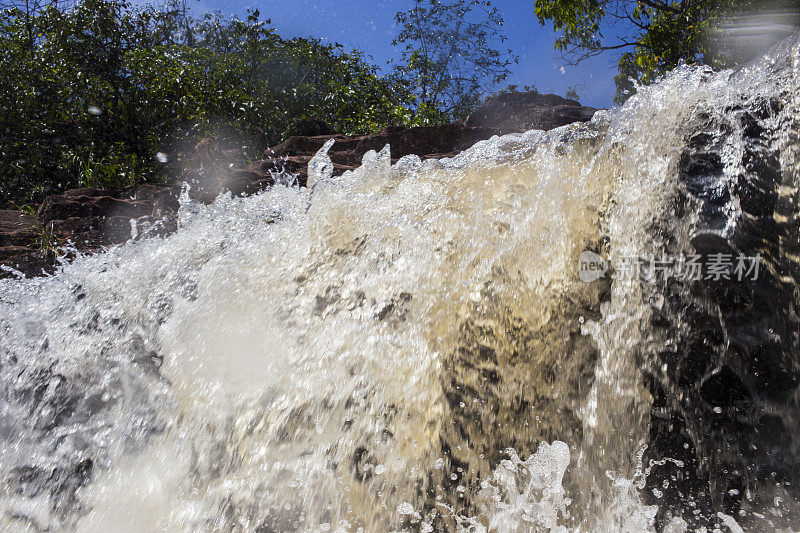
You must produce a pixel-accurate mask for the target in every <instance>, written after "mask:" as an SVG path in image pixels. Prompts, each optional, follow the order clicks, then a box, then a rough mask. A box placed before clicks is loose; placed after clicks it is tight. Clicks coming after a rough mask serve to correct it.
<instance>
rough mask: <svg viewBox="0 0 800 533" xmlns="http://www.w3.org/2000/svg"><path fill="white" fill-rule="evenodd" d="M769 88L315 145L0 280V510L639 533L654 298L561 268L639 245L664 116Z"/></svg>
mask: <svg viewBox="0 0 800 533" xmlns="http://www.w3.org/2000/svg"><path fill="white" fill-rule="evenodd" d="M781 76H782V77H781ZM789 80H796V73H795V72H794V71H792V70H791V69H790V70H787V71H782V73H781V75H780V76H776V75H775V74H774V73H770V72H769V71H768V70H765V69H760V68H755V67H753V68H752V69H751V70H750V71H746V72H745V74H741V73H740V74H737V75H734V74H733V73H730V72H725V73H719V74H713V73H711V72H708V71H705V70H702V69H689V68H681V69H678V71H676V72H675V73H674V74H672V75H671V76H670V77H669V78H668V79H667V80H665V81H664V82H662V83H660V84H659V85H656V86H653V87H649V88H646V89H643V90H642V91H641V93H640V94H638V95H637V96H635V97H633V98H632V99H631V100H630V101H629V102H628V103H627V104H626V105H625V106H624V107H622V108H620V109H617V110H614V111H612V112H600V113H598V114H597V115H596V116H595V118H594V119H593V120H592V122H591V123H590V124H585V125H572V126H567V127H564V128H560V129H558V130H554V131H551V132H549V133H544V132H541V131H532V132H528V133H526V134H517V135H508V136H505V137H502V138H493V139H491V140H489V141H484V142H481V143H478V144H477V145H476V146H474V147H473V148H471V149H469V150H467V151H466V152H464V153H462V154H461V155H459V156H457V157H455V158H453V159H449V160H442V161H425V162H421V161H420V160H419V159H418V158H416V157H413V156H410V157H405V158H403V159H402V160H400V161H399V162H398V163H396V164H395V165H391V160H390V158H389V153H388V151H387V150H384V151H382V152H381V153H379V154H376V153H374V152H372V153H369V154H367V155H366V156H365V158H364V164H363V166H362V167H361V168H359V169H357V170H356V171H354V172H348V173H346V174H345V175H344V176H341V177H338V178H331V177H330V174H329V172H328V171H327V165H326V162H327V161H326V159H325V156H324V153H321V154H319V155H318V156H317V158H315V164H314V165H313V166H312V181H313V187H312V188H311V189H297V188H290V187H284V186H276V187H275V188H273V189H271V190H269V191H266V192H264V193H262V194H259V195H256V196H252V197H249V198H231V197H229V196H222V197H220V198H218V199H217V201H216V202H215V203H214V204H212V205H208V206H205V205H199V204H195V203H192V202H190V201H189V200H186V199H184V201H183V202H182V207H181V210H180V214H179V216H180V229H179V231H178V232H177V233H176V234H174V235H171V236H169V237H166V238H161V237H153V238H144V239H139V240H137V241H135V242H134V241H131V242H129V243H127V244H125V245H123V246H119V247H116V248H113V249H111V250H109V251H107V252H105V253H103V254H99V255H96V256H92V257H80V258H78V259H76V260H75V261H73V262H72V263H70V264H68V265H65V266H64V267H63V269H62V270H61V271H60V272H59V273H58V274H57V275H55V276H52V277H47V278H38V279H30V280H4V281H0V294H2V296H0V329H1V330H2V332H3V334H2V335H3V336H2V339H0V357H2V359H1V360H0V368H1V369H2V377H0V381H1V383H0V387H1V388H2V392H3V395H2V400H1V401H0V475H2V476H3V478H4V480H5V482H4V483H3V485H2V488H0V511H2V516H0V525H1V526H2V527H3V528H4V529H6V528H8V529H20V530H22V529H25V528H31V529H48V528H52V529H61V528H77V529H79V530H82V531H108V530H114V531H134V530H135V531H156V530H169V531H174V530H185V531H196V530H212V529H213V530H216V529H223V530H243V531H249V530H254V529H257V528H260V530H261V531H288V530H298V531H334V530H339V531H358V530H361V531H389V530H414V531H434V530H436V531H440V530H445V529H451V530H455V529H461V530H465V531H487V530H488V531H518V530H519V531H523V530H524V531H564V530H575V531H645V530H653V528H654V517H655V514H656V511H657V506H653V505H648V504H646V502H645V501H644V499H643V496H642V494H643V487H644V477H645V476H646V473H647V472H649V471H650V469H652V468H659V467H660V466H659V464H650V465H643V464H642V453H641V452H642V450H643V447H644V446H645V445H646V444H647V442H648V431H649V423H650V422H649V421H650V406H651V398H650V394H649V392H648V390H647V388H646V387H645V385H644V382H643V379H642V374H641V372H642V370H641V368H642V364H641V362H642V358H643V357H644V356H645V352H646V350H645V348H644V347H645V346H647V345H648V343H649V342H651V341H652V339H650V337H649V334H648V328H649V326H648V324H649V320H650V316H651V313H652V309H653V305H655V304H654V301H653V299H652V297H651V295H650V294H646V293H645V292H644V289H643V288H642V285H641V284H640V283H639V282H638V280H633V279H631V280H617V281H615V282H614V283H612V284H610V285H609V284H608V283H607V282H602V281H601V282H596V283H584V282H582V281H580V279H579V277H578V270H577V262H578V257H579V256H580V254H581V252H583V251H584V250H586V249H591V250H595V251H597V252H602V253H603V254H604V255H605V256H606V257H608V258H609V259H612V260H613V259H614V258H617V257H621V256H625V255H635V254H640V255H641V254H647V253H651V252H653V251H657V250H661V249H664V248H665V247H666V246H667V244H666V242H665V239H666V237H664V236H662V235H659V234H658V233H654V232H653V227H654V224H656V223H657V222H659V221H663V220H666V219H668V217H669V216H670V214H669V213H670V211H669V210H670V205H671V203H670V202H671V200H672V199H673V198H674V196H675V195H676V194H678V192H677V191H678V183H677V181H678V180H677V177H676V174H675V167H676V165H677V157H678V154H679V153H680V151H681V149H682V147H683V145H684V138H683V132H682V130H681V127H682V124H684V122H685V119H686V117H688V116H691V115H692V114H693V112H695V111H696V109H697V108H698V107H702V108H704V109H705V108H711V109H720V110H721V109H723V108H724V107H725V106H727V105H731V104H734V103H741V102H742V100H743V99H745V100H746V99H747V98H756V97H760V96H763V95H772V94H780V93H781V91H785V87H786V83H787V81H789ZM742 95H745V96H742ZM720 112H722V111H720ZM673 230H674V233H675V234H676V235H681V234H682V232H686V231H688V227H687V228H683V229H682V228H673ZM664 461H669V458H665V459H664ZM662 463H663V462H662ZM717 526H718V527H719V528H720V530H723V531H724V530H726V529H727V530H730V531H736V530H737V529H736V528H737V527H738V525H737V523H736V521H735V520H734V518H732V517H729V516H727V515H724V514H722V513H720V516H719V520H718V523H717ZM666 528H667V529H668V530H670V531H683V530H685V529H686V524H685V522H683V521H682V519H679V518H676V519H674V520H673V521H672V522H670V523H669V524H667V526H666Z"/></svg>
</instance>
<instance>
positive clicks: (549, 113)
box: [464, 92, 597, 135]
mask: <svg viewBox="0 0 800 533" xmlns="http://www.w3.org/2000/svg"><path fill="white" fill-rule="evenodd" d="M596 111H597V109H595V108H593V107H586V106H582V105H581V104H580V103H578V102H576V101H575V100H569V99H567V98H562V97H560V96H556V95H554V94H539V93H534V92H519V93H516V92H515V93H504V94H499V95H497V96H494V97H492V98H489V99H487V100H486V101H485V102H484V103H483V105H481V106H480V107H479V108H478V109H476V110H475V111H473V112H472V113H471V114H470V115H469V117H467V119H466V120H465V122H464V123H465V124H466V125H467V126H472V127H487V128H492V129H495V130H497V131H498V132H499V133H500V134H501V135H505V134H506V133H514V132H520V131H528V130H534V129H535V130H545V131H546V130H551V129H553V128H558V127H559V126H564V125H566V124H572V123H573V122H586V121H588V120H591V118H592V116H593V115H594V113H595V112H596Z"/></svg>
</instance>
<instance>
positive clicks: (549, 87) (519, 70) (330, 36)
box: [191, 0, 616, 107]
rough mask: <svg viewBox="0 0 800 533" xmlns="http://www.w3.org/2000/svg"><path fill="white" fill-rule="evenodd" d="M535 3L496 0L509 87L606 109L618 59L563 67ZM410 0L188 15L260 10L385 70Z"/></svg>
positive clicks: (201, 7) (253, 3)
mask: <svg viewBox="0 0 800 533" xmlns="http://www.w3.org/2000/svg"><path fill="white" fill-rule="evenodd" d="M533 3H534V0H494V2H493V4H494V5H495V6H496V7H497V8H498V9H499V10H500V12H501V14H502V15H503V18H504V19H505V25H504V31H505V33H506V36H507V37H508V40H507V41H506V42H505V43H504V46H505V47H506V48H510V49H511V50H512V51H513V52H514V53H516V54H517V55H518V56H519V64H518V65H513V66H512V75H511V77H510V79H509V80H508V83H515V84H518V85H520V86H524V85H535V86H536V87H537V88H538V89H539V90H540V91H541V92H552V93H556V94H561V95H563V94H564V92H565V91H566V90H567V88H568V87H570V86H574V87H577V88H578V93H579V94H580V96H581V102H582V103H584V104H585V105H590V106H594V107H609V106H611V105H612V100H613V96H614V74H615V73H616V68H615V63H616V60H615V58H614V57H613V56H602V57H599V58H594V59H593V60H591V61H589V62H586V63H583V64H581V65H579V66H577V67H569V66H564V67H563V70H562V66H563V62H562V61H561V60H560V58H559V57H558V54H557V53H556V52H555V51H554V50H553V41H554V40H555V34H554V33H553V31H552V30H551V29H550V27H542V26H540V25H539V23H538V21H537V20H536V17H535V16H534V14H533ZM411 4H412V2H411V1H410V0H382V1H381V0H378V1H376V0H261V1H258V0H199V1H197V0H193V1H192V2H191V6H192V11H194V12H195V13H201V12H204V11H208V10H217V9H218V10H220V11H222V13H224V14H225V15H239V16H240V17H243V16H244V14H245V13H246V11H247V9H248V8H251V9H258V10H259V11H260V12H261V16H262V17H265V18H269V19H271V20H272V24H273V26H274V27H275V28H276V29H277V31H278V33H279V34H280V35H281V36H284V37H295V36H304V37H307V36H314V37H319V38H322V39H324V40H326V41H336V42H339V43H341V44H343V45H344V46H345V47H346V48H357V49H359V50H363V51H364V52H366V53H367V54H369V55H370V56H372V59H373V61H374V63H375V64H377V65H380V66H384V65H386V62H387V61H388V60H389V59H391V58H396V57H397V56H398V55H399V51H398V50H397V49H396V48H395V47H393V46H392V45H391V42H392V39H394V37H395V36H396V35H397V33H398V32H399V29H398V27H397V26H396V24H395V21H394V14H395V13H396V12H397V11H402V10H405V9H408V8H409V7H410V6H411Z"/></svg>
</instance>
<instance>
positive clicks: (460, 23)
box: [392, 0, 517, 123]
mask: <svg viewBox="0 0 800 533" xmlns="http://www.w3.org/2000/svg"><path fill="white" fill-rule="evenodd" d="M395 20H396V21H397V22H398V24H399V25H400V34H399V35H398V37H397V38H396V39H395V40H394V41H393V43H392V44H394V45H405V47H404V49H403V52H402V57H401V61H400V64H399V65H398V66H397V67H396V69H395V74H396V76H397V78H398V79H399V80H401V82H402V83H403V84H404V85H406V86H407V87H408V88H409V89H410V90H411V91H412V92H413V94H414V96H415V108H416V111H417V116H418V120H419V121H420V122H421V123H426V122H443V121H446V120H449V119H451V118H460V117H463V116H465V115H467V114H468V113H469V112H470V111H471V110H472V109H474V108H475V107H476V106H477V105H478V103H479V102H480V100H481V97H482V96H484V95H485V94H486V93H488V92H489V91H490V90H491V89H492V88H494V87H495V86H497V84H499V83H500V82H502V81H503V80H505V79H506V78H507V77H508V75H509V74H510V71H509V68H508V67H509V66H510V65H511V64H512V63H513V62H516V61H517V58H516V57H514V56H513V55H512V54H511V51H510V50H504V51H500V50H497V49H496V48H495V46H496V45H497V44H502V43H503V42H504V41H505V36H504V35H503V33H502V27H503V17H502V16H501V15H500V12H499V11H498V10H497V8H495V7H493V6H492V4H491V2H489V1H488V0H452V1H443V0H415V1H414V7H412V8H411V9H409V10H408V11H403V12H399V13H397V14H396V15H395Z"/></svg>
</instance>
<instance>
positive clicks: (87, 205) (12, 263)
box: [0, 93, 596, 278]
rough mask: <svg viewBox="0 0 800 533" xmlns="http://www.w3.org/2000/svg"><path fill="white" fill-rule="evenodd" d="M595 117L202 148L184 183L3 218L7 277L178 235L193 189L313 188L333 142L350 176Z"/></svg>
mask: <svg viewBox="0 0 800 533" xmlns="http://www.w3.org/2000/svg"><path fill="white" fill-rule="evenodd" d="M595 111H596V110H595V109H593V108H590V107H585V106H581V105H580V104H579V103H578V102H576V101H574V100H568V99H565V98H561V97H559V96H555V95H540V94H536V93H508V94H501V95H498V96H496V97H493V98H490V99H488V100H487V101H486V102H485V103H484V105H482V106H481V107H480V108H478V109H477V110H476V111H475V112H474V113H473V114H471V115H470V116H469V117H468V118H467V119H466V120H465V121H464V122H462V123H454V124H445V125H442V126H427V127H418V128H399V127H390V128H385V129H384V130H382V131H381V132H380V133H377V134H373V135H351V136H347V135H339V134H325V135H311V136H293V137H289V138H288V139H286V140H285V141H284V142H282V143H281V144H279V145H277V146H274V147H272V148H270V149H268V150H267V151H266V153H265V154H264V155H265V157H264V159H263V160H261V161H258V162H257V163H255V164H253V165H251V166H249V167H243V166H237V165H236V164H232V163H231V161H232V160H234V159H235V157H234V156H233V155H232V154H230V153H228V152H226V151H224V150H222V149H220V148H219V147H218V145H217V144H216V143H214V142H213V141H211V140H206V141H203V142H201V143H200V144H199V145H198V146H197V153H196V154H195V157H194V161H193V163H192V164H191V166H190V168H189V169H188V170H187V171H186V172H185V174H184V176H183V177H182V179H181V180H179V182H178V183H173V184H142V185H138V186H136V187H133V188H129V189H123V190H107V189H94V188H81V189H72V190H68V191H66V192H64V193H62V194H58V195H54V196H50V197H48V198H47V199H45V201H44V202H42V204H41V205H40V206H39V207H38V209H37V210H36V212H35V213H23V212H21V211H15V210H0V278H2V277H8V276H13V275H18V274H19V273H22V274H24V275H26V276H29V277H30V276H36V275H41V274H42V273H46V272H52V271H53V270H54V269H55V265H56V263H57V257H58V256H59V255H60V254H63V253H64V251H65V250H72V251H73V253H74V251H77V252H81V253H93V252H97V251H100V250H102V249H104V248H106V247H108V246H111V245H114V244H119V243H123V242H125V241H127V240H128V239H130V238H131V236H132V235H133V227H134V226H135V228H136V230H135V231H136V233H138V234H140V235H141V234H143V233H144V232H145V231H148V232H149V233H150V234H152V233H154V232H155V233H160V234H166V233H170V232H172V231H174V230H175V228H176V221H175V213H176V212H177V209H178V196H179V195H180V192H181V186H182V185H181V184H182V183H183V182H186V183H188V184H189V185H190V186H191V187H190V197H192V198H193V199H195V200H198V201H201V202H205V203H210V202H212V201H213V200H214V199H215V198H216V197H217V196H218V195H219V194H221V193H223V192H227V191H229V192H230V193H231V194H233V195H235V196H241V195H246V194H254V193H257V192H259V191H261V190H264V189H265V188H268V187H271V186H273V185H274V184H275V183H276V180H281V179H287V176H291V181H292V182H293V184H295V185H298V186H300V187H304V186H305V184H306V179H307V177H308V162H309V161H310V160H311V158H312V157H313V156H314V154H315V153H316V152H317V151H318V150H319V149H320V148H322V146H323V145H324V144H325V142H326V141H327V140H329V139H331V138H334V139H336V143H335V144H334V145H333V147H332V148H331V150H330V151H329V153H328V155H329V156H330V157H331V160H332V161H333V163H334V175H340V174H342V173H343V172H344V171H346V170H352V169H355V168H356V167H358V166H359V165H360V164H361V158H362V157H363V155H364V154H365V153H366V152H368V151H369V150H376V151H378V150H381V149H382V148H383V147H384V146H386V145H387V144H388V145H389V146H390V147H391V153H392V157H393V161H396V160H397V158H400V157H402V156H404V155H409V154H416V155H419V156H420V157H421V158H423V159H431V158H442V157H452V156H454V155H456V154H458V153H459V152H461V151H462V150H464V149H466V148H468V147H470V146H472V145H473V144H475V143H476V142H478V141H481V140H484V139H488V138H490V137H492V136H493V135H503V134H506V133H513V132H523V131H528V130H531V129H542V130H550V129H553V128H556V127H559V126H563V125H566V124H570V123H572V122H577V121H587V120H589V119H591V117H592V115H593V114H594V112H595ZM67 257H69V255H67Z"/></svg>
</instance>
